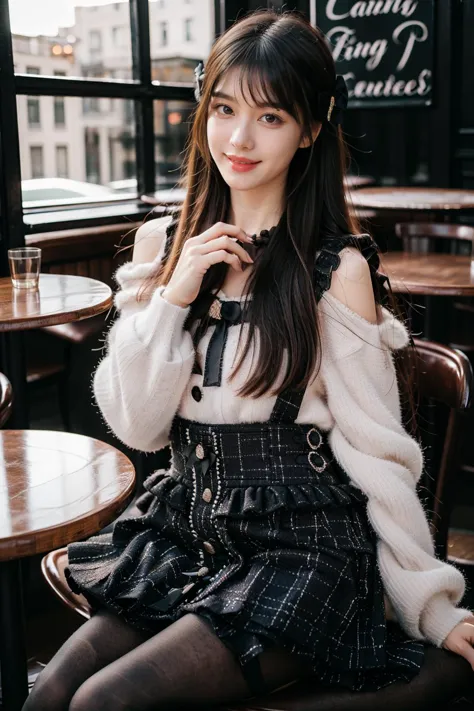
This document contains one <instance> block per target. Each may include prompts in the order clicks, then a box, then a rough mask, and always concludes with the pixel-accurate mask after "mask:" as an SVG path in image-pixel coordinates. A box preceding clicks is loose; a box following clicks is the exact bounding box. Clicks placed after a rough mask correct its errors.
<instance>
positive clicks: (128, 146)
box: [17, 96, 136, 206]
mask: <svg viewBox="0 0 474 711" xmlns="http://www.w3.org/2000/svg"><path fill="white" fill-rule="evenodd" d="M33 101H35V102H40V104H39V106H40V115H41V123H34V124H31V119H33V118H35V119H36V118H37V116H38V114H39V110H38V109H37V107H36V105H35V104H33V103H32V102H33ZM92 101H94V105H93V108H94V110H93V111H89V110H86V111H85V110H84V103H86V104H87V102H86V100H85V99H81V98H76V97H62V96H60V97H58V96H56V97H53V96H40V97H27V96H18V97H17V108H18V125H19V136H20V158H21V176H22V190H23V202H24V203H30V202H32V201H33V202H34V201H36V200H53V201H54V200H58V201H61V202H67V201H68V199H69V198H70V199H71V201H73V202H80V201H85V202H91V201H92V202H96V201H102V200H111V199H116V198H117V197H119V196H120V194H122V193H126V194H127V196H128V197H130V194H131V193H134V192H136V172H135V171H136V158H135V155H136V153H135V115H134V104H133V102H132V101H128V100H123V99H108V98H98V99H94V100H92ZM28 206H30V205H28Z"/></svg>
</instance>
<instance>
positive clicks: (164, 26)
mask: <svg viewBox="0 0 474 711" xmlns="http://www.w3.org/2000/svg"><path fill="white" fill-rule="evenodd" d="M160 44H161V46H162V47H166V45H167V44H168V23H167V22H160Z"/></svg>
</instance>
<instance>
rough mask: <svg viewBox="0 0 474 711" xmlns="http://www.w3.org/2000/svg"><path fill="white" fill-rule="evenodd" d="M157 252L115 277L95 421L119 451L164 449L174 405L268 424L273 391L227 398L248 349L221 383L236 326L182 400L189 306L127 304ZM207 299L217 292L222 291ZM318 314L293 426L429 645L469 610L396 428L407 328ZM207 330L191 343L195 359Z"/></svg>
mask: <svg viewBox="0 0 474 711" xmlns="http://www.w3.org/2000/svg"><path fill="white" fill-rule="evenodd" d="M162 219H163V218H162ZM167 219H169V218H164V220H165V221H166V220H167ZM162 249H163V245H162ZM160 258H161V251H160V253H159V254H158V256H157V257H156V259H155V260H154V261H153V262H150V263H145V264H133V263H131V262H129V263H127V264H124V265H123V266H122V267H120V269H119V270H118V271H117V273H116V280H117V282H118V284H119V286H120V287H121V289H120V290H119V292H118V293H117V295H116V297H115V303H116V306H117V308H118V309H119V311H120V315H119V318H118V319H117V320H116V321H115V323H114V324H113V326H112V328H111V329H110V330H109V333H108V337H107V349H106V355H105V357H104V358H103V360H102V361H101V362H100V364H99V366H98V368H97V370H96V372H95V375H94V381H93V388H94V394H95V398H96V401H97V404H98V406H99V408H100V410H101V412H102V415H103V417H104V419H105V421H106V423H107V425H108V426H109V427H110V429H111V430H112V431H113V432H114V433H115V435H116V436H117V437H118V438H119V439H120V440H121V441H122V442H124V443H125V444H127V445H128V446H130V447H132V448H134V449H138V450H142V451H145V452H151V451H156V450H158V449H161V448H163V447H165V446H166V445H167V444H168V442H169V430H170V426H171V422H172V420H173V418H174V416H175V414H176V413H177V412H178V413H179V414H180V415H181V416H182V417H184V418H186V419H190V420H195V421H198V422H207V423H239V422H261V421H266V420H268V419H269V417H270V414H271V411H272V408H273V404H274V402H275V399H276V397H275V396H270V397H267V396H265V397H260V398H258V399H252V398H242V397H239V396H238V395H237V394H236V391H237V390H238V389H239V387H240V385H241V384H242V382H243V379H244V378H245V374H246V373H248V372H249V369H250V367H251V354H249V357H248V361H246V362H245V363H244V367H243V368H241V370H240V372H239V374H238V376H237V377H236V378H235V379H234V381H232V383H229V382H227V376H228V375H229V373H230V371H231V369H232V364H233V362H234V357H235V355H236V352H237V340H238V335H239V330H240V328H242V329H246V328H248V325H247V324H243V325H242V326H232V327H231V328H230V329H229V335H228V340H227V345H226V348H225V351H224V361H223V370H222V385H221V386H220V387H206V388H202V387H201V392H202V399H201V400H200V401H199V402H196V401H195V400H194V399H193V398H192V397H191V389H192V388H193V387H194V386H195V385H198V386H202V377H203V376H202V375H197V374H192V373H191V370H192V367H193V363H194V347H193V344H192V340H191V336H190V334H189V333H188V332H186V331H184V330H183V324H184V321H185V318H186V316H187V314H188V311H189V309H183V308H179V307H177V306H174V305H172V304H170V303H168V302H167V301H166V300H165V299H164V298H162V291H163V288H158V289H157V290H156V291H155V292H154V293H153V295H152V297H151V298H150V299H149V300H148V301H145V302H143V301H142V302H137V299H136V294H137V291H138V289H139V287H140V285H141V283H142V280H143V278H144V277H145V276H147V275H149V274H151V273H153V272H154V271H155V270H156V268H157V266H158V263H159V260H160ZM219 296H220V297H221V298H223V299H225V298H226V296H225V294H223V293H222V292H220V293H219ZM319 318H320V327H321V335H322V362H321V369H320V372H319V374H318V376H317V378H316V379H315V381H314V382H313V383H312V384H311V385H310V386H308V388H307V390H306V393H305V396H304V399H303V402H302V406H301V409H300V412H299V416H298V419H297V422H300V423H305V424H313V425H315V426H317V427H319V428H320V429H322V430H325V431H328V432H329V442H330V446H331V448H332V451H333V454H334V456H335V457H336V459H337V460H338V461H339V463H340V464H341V465H342V466H343V468H344V469H345V470H346V472H347V473H348V474H349V476H350V478H351V480H352V482H353V483H354V484H355V485H356V486H358V487H359V488H360V489H361V490H362V491H363V492H365V493H366V494H367V495H368V498H369V502H368V513H369V517H370V521H371V523H372V525H373V527H374V529H375V531H376V532H377V535H378V563H379V567H380V571H381V575H382V580H383V584H384V589H385V593H386V595H387V596H388V599H389V601H390V603H391V606H392V608H393V612H394V613H395V615H396V617H397V619H398V621H399V623H400V624H401V625H402V627H403V628H404V629H405V630H406V632H407V633H408V634H409V635H410V636H411V637H413V638H415V639H425V640H428V641H430V642H432V643H433V644H435V645H437V646H440V645H441V644H442V642H443V640H444V639H445V638H446V636H447V635H448V634H449V632H450V631H451V630H452V629H453V628H454V627H455V626H456V624H458V623H459V622H460V621H461V620H463V619H464V618H465V617H466V616H467V615H469V614H470V613H469V611H468V610H465V609H461V608H459V607H457V604H458V603H459V601H460V600H461V598H462V596H463V594H464V588H465V583H464V579H463V576H462V575H461V573H460V572H459V571H458V570H456V569H455V568H454V567H453V566H451V565H448V564H446V563H444V562H442V561H440V560H438V559H436V558H435V556H434V550H433V544H432V540H431V536H430V531H429V527H428V523H427V520H426V517H425V513H424V511H423V508H422V506H421V503H420V501H419V499H418V497H417V494H416V489H415V487H416V483H417V481H418V479H419V477H420V475H421V473H422V468H423V454H422V451H421V449H420V446H419V445H418V443H417V442H416V441H415V440H414V439H413V438H412V437H410V436H409V435H408V433H407V432H406V431H405V430H404V428H403V426H402V424H401V412H400V400H399V391H398V385H397V381H396V375H395V369H394V364H393V358H392V354H391V351H392V350H394V349H397V348H402V347H403V346H405V345H406V343H407V340H408V334H407V332H406V330H405V327H404V325H403V324H402V323H401V322H400V321H398V320H396V319H394V318H393V316H392V315H391V314H390V313H389V312H388V311H387V310H386V309H382V319H381V321H380V323H379V324H373V323H370V322H369V321H367V320H365V319H364V318H363V317H361V316H359V315H358V314H356V313H355V312H353V311H352V310H350V309H349V308H348V307H347V306H345V305H344V304H342V303H341V302H340V301H339V300H338V299H336V298H335V297H334V296H333V295H332V294H329V293H326V294H325V295H324V296H323V298H322V299H321V301H320V302H319ZM213 328H214V327H212V326H211V327H210V328H209V329H208V331H207V333H206V334H205V335H204V336H203V338H202V340H201V342H200V343H199V345H198V350H199V352H200V353H201V355H202V356H204V357H203V358H202V361H201V362H204V359H205V354H206V349H207V345H208V343H209V340H210V337H211V335H212V331H213ZM243 335H244V338H243V339H242V341H243V342H245V333H244V334H243ZM257 353H258V342H257V343H256V345H255V354H257Z"/></svg>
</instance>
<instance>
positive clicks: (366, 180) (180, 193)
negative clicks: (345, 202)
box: [140, 175, 374, 206]
mask: <svg viewBox="0 0 474 711" xmlns="http://www.w3.org/2000/svg"><path fill="white" fill-rule="evenodd" d="M373 182H374V178H371V177H370V176H369V175H346V177H345V179H344V183H345V185H346V187H347V188H348V189H349V190H356V189H358V188H361V187H363V186H364V185H372V183H373ZM185 197H186V190H184V189H183V188H172V189H170V190H157V191H156V192H154V193H145V194H144V195H140V200H141V201H142V202H144V203H145V204H146V205H152V206H156V205H181V204H182V203H183V202H184V199H185Z"/></svg>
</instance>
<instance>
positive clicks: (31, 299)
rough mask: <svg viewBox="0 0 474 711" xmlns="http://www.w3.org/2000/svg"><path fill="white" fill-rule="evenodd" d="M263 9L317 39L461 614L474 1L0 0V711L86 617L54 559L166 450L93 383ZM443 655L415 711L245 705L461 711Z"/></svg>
mask: <svg viewBox="0 0 474 711" xmlns="http://www.w3.org/2000/svg"><path fill="white" fill-rule="evenodd" d="M267 6H268V7H269V8H273V9H276V10H279V11H284V10H293V9H296V10H298V11H300V12H301V13H303V14H304V15H305V16H306V17H307V18H308V19H309V20H310V21H311V23H312V24H315V25H318V26H319V27H320V28H321V29H322V30H323V32H324V33H325V35H326V36H327V38H328V41H329V42H330V43H331V46H332V50H333V54H334V58H335V60H336V66H337V70H338V72H339V73H340V74H342V75H344V77H345V79H346V83H347V86H348V88H349V104H348V109H347V111H346V112H345V115H344V123H343V131H344V134H345V137H346V140H347V142H348V144H349V147H350V152H351V167H350V171H349V173H348V175H347V177H346V191H347V197H348V200H349V204H350V206H351V210H353V211H354V212H355V214H356V215H357V217H358V218H359V219H360V220H361V223H362V225H363V229H364V232H368V233H370V234H371V235H372V236H373V237H374V239H375V240H376V242H377V244H378V245H379V247H380V250H381V253H382V259H381V264H382V271H383V272H384V273H385V274H386V275H387V276H388V277H389V279H390V283H391V286H392V290H393V292H394V293H395V295H396V297H397V301H398V302H399V307H400V309H401V311H402V312H403V315H404V317H405V318H406V319H407V321H408V322H409V323H410V326H411V328H412V332H413V334H414V338H415V345H416V352H417V354H418V358H419V362H421V364H422V365H421V367H419V368H418V371H419V373H418V378H417V382H416V391H417V397H418V408H419V410H418V412H419V429H420V437H421V441H422V442H423V446H424V448H425V453H426V471H425V472H424V474H423V477H422V481H421V482H420V486H419V494H420V497H421V498H422V500H423V503H424V505H425V509H426V511H427V515H428V517H429V519H430V524H431V530H432V535H433V539H434V542H435V546H436V550H437V553H438V555H439V556H440V557H441V558H443V559H446V560H449V561H450V562H451V563H453V564H454V565H455V566H458V567H459V568H460V569H461V570H462V571H463V573H464V575H465V577H466V580H467V581H468V585H467V593H466V600H464V601H463V603H464V606H466V607H469V606H470V609H474V608H473V605H474V593H473V591H472V586H473V584H474V446H473V437H472V433H473V432H474V412H473V409H472V407H471V405H472V401H473V388H474V381H473V371H472V363H473V359H474V252H473V244H474V69H473V67H474V43H473V42H472V38H471V35H472V28H473V27H474V0H404V1H403V2H402V1H401V0H395V1H393V2H392V1H391V0H383V1H382V0H381V1H380V2H372V1H369V0H367V2H360V1H358V2H356V1H355V0H294V1H293V2H286V3H285V2H279V1H278V0H276V1H273V2H270V1H268V2H265V1H264V0H261V1H260V2H256V1H254V0H247V2H245V1H244V0H187V1H186V0H150V2H148V0H120V1H119V2H111V1H110V0H57V2H54V1H52V2H50V3H45V4H43V3H38V2H36V0H31V1H30V0H0V38H1V39H0V70H1V81H0V238H1V239H0V260H1V262H0V263H1V269H2V274H1V277H0V332H1V337H0V343H1V349H0V353H1V361H0V424H1V429H0V443H1V455H0V456H1V468H0V472H1V474H0V665H1V699H2V704H3V706H2V708H3V709H4V710H5V711H19V710H20V709H21V708H22V706H23V703H24V701H25V699H26V697H27V695H28V690H29V689H31V687H32V685H33V683H34V681H35V679H36V677H37V675H38V673H39V672H40V671H41V669H42V668H43V667H44V666H45V665H46V664H47V662H48V661H49V659H51V657H52V656H53V654H54V653H55V652H56V651H57V649H58V648H59V647H60V646H61V645H62V644H63V643H64V641H65V640H66V639H67V638H68V637H69V636H70V635H71V634H72V633H73V631H74V630H76V629H77V628H78V627H79V626H80V625H82V624H84V622H85V621H86V620H87V619H88V618H89V617H90V615H91V609H90V606H89V604H88V602H87V600H86V599H85V598H83V597H82V596H80V595H76V594H75V593H73V592H72V591H71V589H70V588H69V586H68V585H67V583H66V580H65V575H64V568H65V565H66V562H67V558H66V546H67V545H68V544H69V543H71V542H73V541H79V540H84V539H86V538H88V537H90V536H92V535H95V534H97V533H99V532H100V531H103V530H105V529H107V528H108V527H110V526H111V525H112V524H113V522H114V521H115V520H116V519H117V518H118V517H120V516H125V515H127V512H129V511H130V510H131V508H133V506H134V501H135V500H136V498H137V497H138V496H139V495H140V494H141V493H142V491H143V481H144V480H145V478H146V477H147V476H148V475H149V474H151V473H152V472H154V471H156V470H157V469H159V468H162V467H167V466H168V463H169V458H170V451H169V449H168V448H166V449H164V450H161V451H159V452H155V453H143V452H140V451H137V450H132V449H129V448H128V447H127V446H126V445H125V444H123V443H122V442H121V441H120V440H119V439H118V438H117V437H115V435H114V434H113V432H112V431H110V430H109V429H108V427H107V426H106V424H105V422H104V420H103V419H102V417H101V415H100V412H99V410H98V407H97V405H96V404H95V402H94V398H93V393H92V388H91V381H92V376H93V373H94V370H95V368H96V367H97V365H98V363H99V361H100V359H101V358H102V356H103V349H104V343H105V337H106V334H107V331H108V329H109V328H110V326H111V324H112V323H113V321H114V318H115V317H116V315H117V314H116V312H115V309H114V304H113V297H114V292H115V291H116V290H117V283H116V281H115V280H114V274H115V272H116V271H117V269H118V267H119V266H120V265H122V264H123V263H125V262H127V261H128V260H130V259H131V254H132V247H133V242H134V234H135V232H136V230H137V228H138V227H139V226H140V225H141V224H143V223H144V222H145V221H151V220H153V219H156V218H158V217H160V216H162V215H166V214H169V212H170V211H173V210H175V209H176V208H178V209H179V206H180V204H181V203H182V201H183V199H184V194H185V192H184V189H183V188H182V186H181V184H180V182H179V177H180V176H179V171H180V160H181V156H182V152H183V148H184V145H185V141H186V136H187V132H188V125H189V117H190V115H191V113H192V111H193V108H194V106H195V93H194V91H195V83H194V76H195V68H196V66H197V64H198V63H199V62H200V61H203V62H205V60H206V57H207V55H208V53H209V51H210V48H211V46H212V44H213V42H214V40H215V39H216V38H217V37H218V36H219V35H220V34H221V33H222V32H224V31H225V30H226V29H227V28H228V27H229V26H231V25H232V23H233V22H234V21H235V20H236V19H237V18H239V17H241V16H242V15H244V14H245V13H247V12H250V11H253V10H256V9H261V8H263V7H267ZM22 250H27V251H26V252H24V251H22ZM26 263H28V264H29V265H30V266H29V267H28V269H29V271H28V273H26V271H25V270H26V267H25V264H26ZM35 269H36V272H37V273H35ZM38 274H39V276H38ZM30 281H31V283H30ZM444 654H445V656H443V657H442V658H437V661H436V663H437V664H438V668H437V671H436V673H435V674H434V675H432V676H431V677H430V678H431V681H430V683H429V684H427V685H426V688H424V689H423V693H422V694H421V695H418V696H417V701H415V700H413V698H412V697H411V696H410V694H409V691H407V689H403V688H397V689H394V690H392V691H391V692H390V694H388V695H386V696H383V695H381V692H373V693H364V694H363V695H362V696H361V695H358V694H357V692H349V691H347V692H344V693H342V692H341V691H340V690H339V691H338V690H331V689H329V690H328V689H327V688H319V687H318V686H317V685H315V684H314V683H312V684H308V683H307V682H304V683H303V682H298V683H296V684H294V685H291V686H290V687H288V688H284V689H282V690H278V691H277V692H275V693H273V694H272V696H271V697H267V698H266V699H264V700H262V702H261V703H260V701H259V699H255V700H254V701H253V705H252V707H251V708H252V709H255V711H257V710H261V711H264V709H270V708H271V709H279V710H281V711H310V710H311V711H312V710H313V709H314V710H316V709H318V711H324V710H325V709H332V710H334V711H346V710H347V711H350V710H351V709H354V711H355V710H359V709H374V710H375V709H377V711H378V710H379V709H380V708H382V707H383V706H386V707H387V708H389V709H404V710H405V709H406V710H407V709H430V710H431V709H435V708H436V709H464V708H466V709H467V708H473V704H474V693H473V690H474V685H473V683H472V671H471V669H470V668H469V665H468V664H467V663H465V662H463V661H459V660H457V659H456V660H455V659H454V655H449V654H448V653H444ZM210 673H211V671H210ZM420 699H422V700H421V701H420ZM233 708H234V707H233ZM237 708H239V709H241V710H242V711H244V709H247V710H248V711H250V706H247V705H241V706H238V707H237V706H235V709H237Z"/></svg>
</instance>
